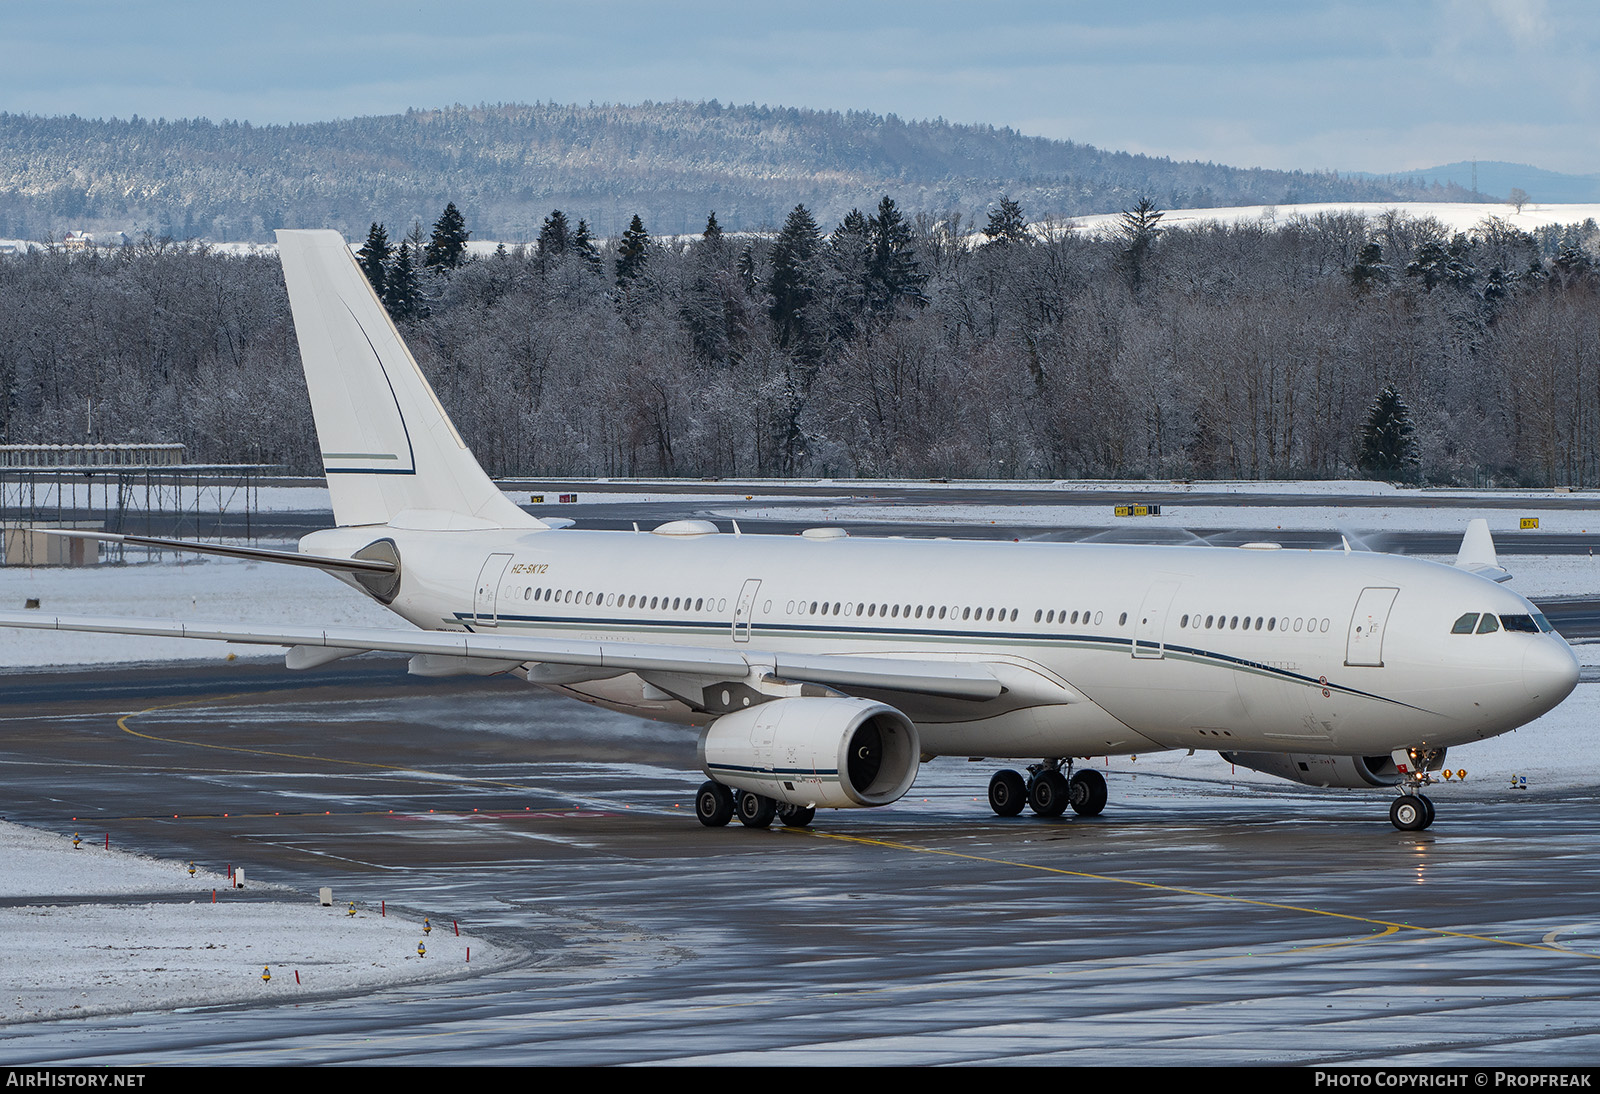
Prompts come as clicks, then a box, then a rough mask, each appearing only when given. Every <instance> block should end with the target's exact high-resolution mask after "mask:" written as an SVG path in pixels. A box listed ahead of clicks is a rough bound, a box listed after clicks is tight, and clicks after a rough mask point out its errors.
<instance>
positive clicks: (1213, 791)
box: [0, 657, 1600, 1066]
mask: <svg viewBox="0 0 1600 1094" xmlns="http://www.w3.org/2000/svg"><path fill="white" fill-rule="evenodd" d="M1594 686H1596V685H1595V684H1589V683H1586V684H1583V685H1581V687H1594ZM6 694H7V699H8V702H7V703H6V704H5V707H4V708H3V710H0V717H3V719H4V722H3V724H4V731H3V732H0V787H3V794H4V804H3V809H0V812H3V813H4V814H5V816H6V817H7V818H8V819H10V820H13V821H19V822H22V823H25V824H29V825H34V826H37V827H39V828H41V829H44V830H47V831H61V832H65V831H69V830H72V829H75V828H76V829H82V830H83V831H85V832H86V833H93V834H94V838H99V834H100V833H101V832H109V833H111V836H112V841H113V844H114V845H115V846H119V847H122V848H124V849H135V850H140V851H145V852H149V853H152V854H157V855H161V856H165V857H171V858H178V859H183V860H188V859H191V858H192V859H197V860H199V861H200V862H201V863H202V864H204V865H210V866H213V867H221V866H222V865H224V864H226V863H234V864H241V865H244V866H246V868H247V870H248V871H249V876H250V877H252V878H254V879H257V880H261V881H270V882H275V883H280V884H284V885H287V886H290V887H292V888H294V889H296V890H297V891H299V892H301V893H304V894H307V897H308V898H309V896H310V894H312V893H314V891H315V889H316V887H317V886H320V885H331V886H332V888H333V891H334V896H335V899H336V900H339V901H341V902H342V901H345V900H352V899H353V900H359V901H361V902H363V903H367V904H375V903H377V902H378V901H380V900H385V901H387V902H388V904H389V906H390V907H391V908H395V907H397V906H404V907H406V908H408V909H412V910H414V911H416V912H420V913H425V914H428V915H430V916H431V917H432V918H433V921H434V923H435V924H441V923H445V922H448V921H450V920H452V919H456V920H459V921H460V922H461V924H462V925H463V929H465V930H469V931H471V932H474V933H476V934H478V935H480V936H487V937H489V938H492V939H493V940H494V941H496V942H501V943H506V944H509V945H513V946H518V947H521V948H522V949H523V950H524V951H525V953H526V960H525V962H524V963H523V964H522V965H521V966H520V967H517V968H513V969H510V970H507V971H501V972H496V973H493V974H489V975H485V976H482V977H479V978H475V979H468V980H462V981H457V982H454V983H448V984H441V985H434V986H429V987H423V988H408V989H398V990H392V991H388V992H384V993H380V994H377V995H373V996H366V997H358V998H351V999H343V1000H315V1001H308V1002H307V1003H305V1004H303V1005H299V1006H295V1007H292V1008H290V1007H265V1006H263V1007H254V1006H248V1005H246V1006H236V1007H227V1008H216V1009H210V1010H198V1011H190V1012H183V1013H178V1014H143V1015H130V1016H123V1017H107V1018H91V1019H81V1020H73V1021H52V1022H44V1023H36V1024H19V1025H11V1026H3V1025H0V1062H4V1063H5V1064H9V1065H34V1064H64V1063H76V1064H117V1065H134V1064H149V1063H187V1064H212V1063H217V1064H221V1063H248V1064H263V1063H267V1064H272V1063H346V1062H349V1063H402V1062H420V1063H430V1064H513V1063H538V1064H601V1063H619V1064H624V1063H767V1064H780V1063H788V1064H831V1063H839V1064H844V1063H849V1064H860V1063H880V1064H887V1063H903V1062H916V1063H972V1062H1059V1063H1095V1064H1178V1063H1213V1064H1245V1063H1249V1064H1256V1063H1276V1064H1309V1063H1330V1064H1333V1063H1344V1064H1355V1063H1382V1064H1384V1065H1388V1066H1394V1065H1401V1064H1418V1065H1437V1064H1446V1063H1449V1064H1464V1065H1489V1064H1493V1065H1496V1066H1503V1065H1551V1064H1556V1063H1574V1062H1585V1061H1593V1060H1594V1059H1596V1058H1597V1057H1600V908H1597V906H1596V902H1595V894H1596V892H1597V891H1600V885H1597V882H1600V876H1597V875H1600V863H1597V860H1596V856H1595V855H1594V848H1595V847H1596V846H1597V845H1600V810H1597V808H1596V807H1597V798H1600V786H1589V787H1584V788H1582V789H1580V790H1578V791H1576V792H1574V791H1571V790H1568V791H1565V792H1562V793H1559V794H1557V793H1544V792H1541V791H1540V790H1538V789H1535V790H1532V791H1528V792H1526V793H1524V794H1514V793H1512V792H1510V791H1499V790H1494V789H1491V788H1489V787H1486V786H1482V785H1479V784H1473V785H1471V786H1470V787H1466V788H1462V789H1463V790H1470V791H1471V792H1470V793H1458V792H1453V790H1452V789H1451V788H1445V789H1442V790H1440V791H1439V792H1438V793H1437V794H1435V800H1436V802H1437V803H1438V806H1439V821H1438V823H1437V824H1436V825H1435V826H1434V828H1432V829H1431V830H1429V831H1427V832H1423V833H1401V832H1397V831H1396V830H1394V829H1393V828H1392V827H1390V825H1389V823H1388V820H1387V816H1386V810H1385V802H1386V799H1385V797H1384V796H1383V795H1382V794H1338V793H1333V792H1321V791H1314V790H1308V789H1303V788H1295V787H1292V786H1287V785H1284V786H1281V787H1275V788H1274V789H1272V790H1263V789H1261V788H1260V786H1259V784H1244V783H1240V784H1236V785H1235V784H1230V783H1229V782H1227V781H1195V780H1186V779H1183V778H1181V777H1179V776H1176V775H1170V774H1166V775H1164V774H1159V773H1155V772H1153V771H1148V770H1141V768H1140V765H1139V764H1137V763H1134V764H1131V765H1130V764H1128V763H1126V762H1117V763H1113V765H1112V773H1111V778H1110V782H1111V789H1112V804H1111V806H1110V807H1109V808H1108V809H1107V811H1106V813H1105V814H1104V815H1103V816H1101V817H1099V818H1096V819H1094V820H1089V821H1085V820H1082V819H1075V820H1072V819H1060V820H1048V821H1047V820H1040V819H1038V818H1035V817H1031V816H1027V815H1025V816H1022V817H1018V818H1014V819H1010V820H1000V819H998V818H996V817H994V816H993V815H992V814H991V813H990V811H989V809H988V806H987V804H986V802H985V801H984V800H983V797H984V791H985V787H986V783H987V779H988V776H989V773H990V771H991V770H992V768H993V767H994V766H995V765H993V764H988V763H983V764H970V763H966V762H962V761H958V760H940V761H937V762H935V763H933V764H929V765H927V766H926V767H925V768H924V770H923V772H922V774H921V776H920V777H919V780H918V783H917V785H916V786H915V787H914V788H913V790H912V792H911V794H910V795H908V796H907V798H906V799H904V800H903V801H901V802H900V803H898V804H896V805H894V806H891V807H889V808H887V809H882V810H862V811H851V812H847V813H824V814H822V815H821V816H820V817H819V818H818V823H817V825H816V827H815V828H814V829H813V830H800V831H790V830H783V829H781V828H774V829H772V830H770V831H751V830H747V829H743V828H741V827H739V826H738V825H737V824H734V825H732V826H730V827H729V828H727V829H723V830H714V831H713V830H707V829H704V828H702V827H700V825H699V824H697V823H696V822H695V820H694V818H693V816H692V814H691V812H690V805H691V794H692V792H693V789H694V787H695V786H696V785H697V783H698V782H699V778H700V777H699V776H698V775H696V774H694V773H693V766H694V761H693V737H692V734H691V733H690V732H687V731H684V730H681V729H678V728H675V727H671V726H663V725H653V724H649V723H643V722H639V721H636V720H633V719H629V718H624V717H621V716H613V715H610V714H607V713H605V712H601V711H595V710H592V709H590V708H587V707H584V706H582V705H579V704H576V703H571V702H567V701H564V700H559V699H556V698H553V697H547V696H544V695H543V694H542V693H540V692H538V691H537V690H536V689H532V688H529V687H527V686H526V685H523V684H520V683H517V682H514V681H507V680H466V681H463V680H442V681H428V680H419V679H417V678H413V677H408V676H406V675H405V674H404V662H403V661H401V660H395V659H382V658H375V657H374V658H362V659H356V660H352V661H346V662H340V663H339V664H336V665H333V666H329V667H328V668H326V669H324V670H322V671H321V672H317V673H301V674H295V673H289V672H287V671H285V670H283V669H281V668H279V667H276V666H270V665H260V664H251V665H244V664H241V663H234V664H231V665H230V664H218V663H209V664H204V665H189V664H185V665H171V666H151V667H145V668H116V669H104V670H97V671H81V672H80V671H64V672H46V673H31V674H24V675H12V676H9V677H8V678H7V680H6ZM1146 766H1148V765H1146ZM74 818H76V819H74Z"/></svg>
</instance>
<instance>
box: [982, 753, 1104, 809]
mask: <svg viewBox="0 0 1600 1094" xmlns="http://www.w3.org/2000/svg"><path fill="white" fill-rule="evenodd" d="M1063 763H1065V767H1066V772H1065V773H1064V774H1063V772H1062V765H1063ZM1106 797H1107V795H1106V780H1105V777H1104V776H1103V775H1101V774H1100V772H1098V771H1095V770H1093V769H1091V768H1084V769H1083V770H1082V771H1079V772H1077V773H1076V774H1074V773H1073V771H1072V761H1071V760H1066V761H1062V760H1040V761H1039V762H1038V763H1036V764H1032V765H1030V766H1029V768H1028V777H1027V778H1026V779H1024V778H1023V777H1022V775H1021V774H1019V773H1018V772H1015V771H996V772H995V773H994V777H993V778H991V779H990V780H989V808H991V809H993V810H994V811H995V813H996V814H997V815H998V816H1002V817H1014V816H1016V815H1017V814H1018V813H1020V812H1022V807H1023V806H1025V805H1027V806H1032V807H1033V811H1034V812H1035V813H1037V814H1038V815H1039V816H1041V817H1059V816H1060V815H1061V814H1062V813H1064V812H1066V809H1067V807H1068V806H1069V805H1070V806H1071V807H1072V811H1073V812H1074V813H1076V814H1078V815H1079V816H1080V817H1096V816H1099V815H1100V813H1101V811H1102V810H1104V809H1105V807H1106Z"/></svg>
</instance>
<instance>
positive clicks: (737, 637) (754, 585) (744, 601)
mask: <svg viewBox="0 0 1600 1094" xmlns="http://www.w3.org/2000/svg"><path fill="white" fill-rule="evenodd" d="M760 588H761V579H760V578H759V577H752V578H751V579H750V580H749V581H746V582H745V583H744V588H743V589H741V590H739V600H738V603H736V604H735V605H734V606H733V640H734V641H735V642H748V641H750V617H751V616H752V615H754V614H755V610H756V590H758V589H760Z"/></svg>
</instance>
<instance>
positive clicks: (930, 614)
mask: <svg viewBox="0 0 1600 1094" xmlns="http://www.w3.org/2000/svg"><path fill="white" fill-rule="evenodd" d="M785 610H787V611H788V613H789V614H790V615H844V616H859V617H860V618H863V619H951V620H970V621H972V622H980V621H981V622H985V623H987V622H1007V621H1009V622H1012V623H1015V622H1016V621H1017V609H1016V608H973V607H970V606H969V607H965V608H956V607H950V606H946V605H936V604H926V605H924V604H868V603H866V602H864V601H863V602H861V603H857V604H849V603H846V602H845V601H842V600H835V601H827V600H812V601H805V600H791V601H789V603H788V604H787V605H785ZM1085 614H1087V613H1085ZM1035 622H1037V616H1035Z"/></svg>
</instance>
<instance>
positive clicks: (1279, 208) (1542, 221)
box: [0, 201, 1600, 258]
mask: <svg viewBox="0 0 1600 1094" xmlns="http://www.w3.org/2000/svg"><path fill="white" fill-rule="evenodd" d="M1390 210H1398V211H1399V212H1401V213H1404V214H1405V215H1407V216H1411V217H1434V218H1435V219H1437V220H1439V221H1440V222H1442V223H1443V224H1444V225H1445V227H1446V228H1448V229H1449V230H1451V231H1453V232H1465V231H1470V230H1471V229H1472V228H1474V227H1476V226H1477V225H1478V224H1480V223H1481V222H1482V221H1483V219H1484V217H1491V216H1492V217H1499V218H1500V219H1501V220H1504V221H1506V222H1507V223H1508V224H1511V225H1513V226H1514V227H1517V228H1521V229H1522V230H1523V231H1525V232H1526V231H1532V230H1533V229H1535V228H1541V227H1543V226H1545V225H1547V224H1577V223H1582V222H1583V221H1585V220H1587V219H1589V218H1590V217H1595V218H1600V205H1593V204H1556V203H1547V202H1528V203H1527V204H1525V205H1523V207H1522V211H1521V212H1518V211H1517V209H1516V208H1515V207H1514V206H1511V205H1507V204H1505V203H1503V202H1484V203H1473V202H1454V201H1370V202H1360V201H1354V202H1352V201H1330V202H1307V203H1304V204H1298V205H1236V206H1228V207H1226V208H1221V209H1166V210H1163V215H1162V221H1161V223H1162V225H1163V226H1167V225H1174V226H1175V225H1193V224H1203V223H1206V222H1207V221H1220V222H1221V223H1224V224H1234V223H1238V222H1240V221H1263V220H1264V221H1266V222H1268V223H1271V224H1282V223H1283V222H1284V221H1286V220H1288V219H1289V218H1290V217H1292V216H1308V217H1310V216H1316V215H1317V214H1319V213H1360V214H1362V215H1364V216H1367V217H1369V218H1376V217H1380V216H1382V215H1384V214H1385V213H1387V212H1389V211H1390ZM1121 220H1122V214H1121V213H1120V212H1116V213H1092V214H1090V215H1088V216H1080V217H1073V218H1071V220H1070V221H1067V222H1065V223H1070V224H1072V225H1075V226H1076V227H1077V228H1078V229H1080V230H1084V229H1087V230H1090V231H1096V230H1100V229H1106V228H1115V227H1116V226H1117V225H1119V224H1120V223H1121ZM1041 227H1042V226H1040V225H1035V228H1036V229H1038V228H1041ZM733 234H736V235H740V236H743V235H746V234H750V233H733ZM697 238H699V237H698V235H697V234H690V235H684V236H664V237H662V239H663V240H667V241H672V242H681V243H691V242H693V241H694V240H695V239H697ZM601 242H602V243H603V242H604V241H603V240H602V241H601ZM981 242H983V240H982V239H981V238H980V237H978V236H976V235H975V236H974V238H973V243H974V245H976V244H978V243H981ZM360 243H361V241H360V240H359V239H358V240H353V241H351V244H350V248H351V250H352V251H353V250H355V248H356V247H357V246H359V245H360ZM500 245H501V241H500V240H493V239H474V240H471V241H469V242H468V243H467V251H468V252H469V253H470V254H471V255H472V256H473V257H474V258H487V257H489V256H490V255H493V254H494V252H495V249H496V248H497V247H499V246H500ZM504 245H505V247H506V249H507V250H510V249H512V248H513V247H515V246H517V243H516V242H515V241H512V240H507V241H504ZM43 246H44V244H42V243H39V242H36V241H34V240H26V239H0V250H16V251H23V250H29V249H32V248H36V247H43ZM207 246H209V247H210V248H211V249H212V250H213V251H218V252H220V253H223V254H231V255H241V256H242V255H259V254H276V253H277V250H278V247H277V244H275V243H208V244H207ZM524 246H526V244H524Z"/></svg>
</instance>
